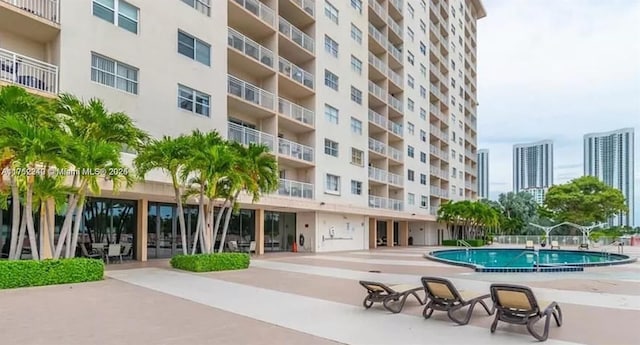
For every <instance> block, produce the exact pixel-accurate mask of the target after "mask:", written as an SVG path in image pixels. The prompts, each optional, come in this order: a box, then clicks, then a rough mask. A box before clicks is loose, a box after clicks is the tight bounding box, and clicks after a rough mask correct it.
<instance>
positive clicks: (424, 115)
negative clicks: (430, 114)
mask: <svg viewBox="0 0 640 345" xmlns="http://www.w3.org/2000/svg"><path fill="white" fill-rule="evenodd" d="M420 119H422V120H426V119H427V110H426V109H425V108H420Z"/></svg>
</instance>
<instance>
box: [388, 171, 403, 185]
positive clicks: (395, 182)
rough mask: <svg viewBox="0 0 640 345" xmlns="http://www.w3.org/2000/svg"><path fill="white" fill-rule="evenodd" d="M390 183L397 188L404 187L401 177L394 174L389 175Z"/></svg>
mask: <svg viewBox="0 0 640 345" xmlns="http://www.w3.org/2000/svg"><path fill="white" fill-rule="evenodd" d="M388 176H389V183H391V184H393V185H396V186H402V184H403V179H402V176H401V175H398V174H394V173H389V174H388Z"/></svg>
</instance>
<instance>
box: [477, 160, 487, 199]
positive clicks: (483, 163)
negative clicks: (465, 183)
mask: <svg viewBox="0 0 640 345" xmlns="http://www.w3.org/2000/svg"><path fill="white" fill-rule="evenodd" d="M478 198H480V199H489V150H487V149H482V150H478Z"/></svg>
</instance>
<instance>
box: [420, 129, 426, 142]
mask: <svg viewBox="0 0 640 345" xmlns="http://www.w3.org/2000/svg"><path fill="white" fill-rule="evenodd" d="M420 140H422V141H424V142H425V143H426V142H427V132H425V131H424V130H422V129H421V130H420Z"/></svg>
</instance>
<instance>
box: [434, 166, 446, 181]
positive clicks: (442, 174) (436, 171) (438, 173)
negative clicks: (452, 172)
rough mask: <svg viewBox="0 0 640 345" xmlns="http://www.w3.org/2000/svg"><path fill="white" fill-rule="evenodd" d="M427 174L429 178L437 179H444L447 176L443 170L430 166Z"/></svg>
mask: <svg viewBox="0 0 640 345" xmlns="http://www.w3.org/2000/svg"><path fill="white" fill-rule="evenodd" d="M429 174H430V175H431V176H436V177H439V178H442V179H446V178H447V175H448V174H447V172H446V171H445V170H443V169H440V168H438V167H437V166H435V165H430V166H429Z"/></svg>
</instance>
